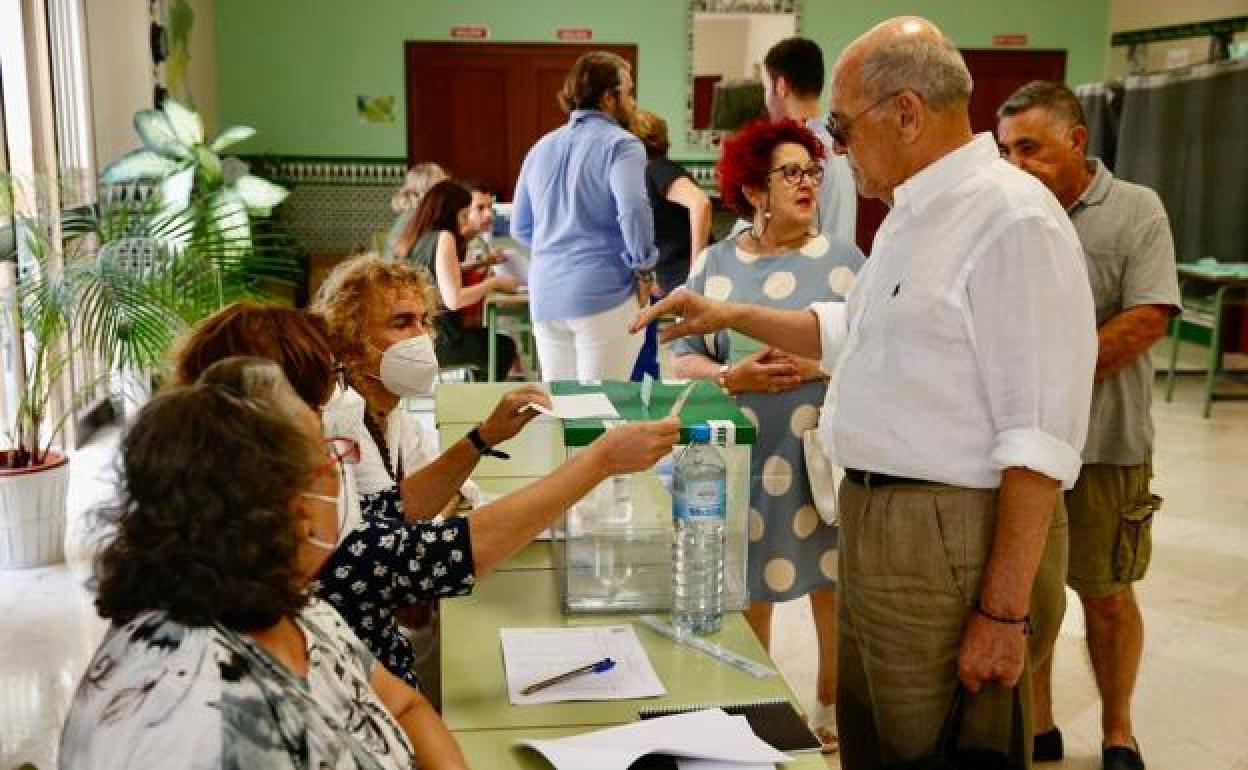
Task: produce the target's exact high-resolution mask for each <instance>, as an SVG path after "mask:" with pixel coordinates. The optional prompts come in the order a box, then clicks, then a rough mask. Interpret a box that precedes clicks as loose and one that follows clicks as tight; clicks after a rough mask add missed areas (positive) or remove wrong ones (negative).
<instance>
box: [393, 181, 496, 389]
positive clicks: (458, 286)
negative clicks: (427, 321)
mask: <svg viewBox="0 0 1248 770" xmlns="http://www.w3.org/2000/svg"><path fill="white" fill-rule="evenodd" d="M478 226H479V225H478V224H476V223H474V217H473V212H472V192H471V191H470V190H469V189H468V188H467V187H465V186H464V185H462V184H460V183H459V182H454V181H451V180H449V179H448V180H444V181H441V182H438V183H437V184H435V185H434V186H433V187H431V188H429V192H427V193H425V197H424V198H423V199H421V201H420V207H419V208H417V209H416V214H415V216H413V217H412V221H411V222H409V223H408V226H407V229H405V230H404V231H403V233H402V235H400V236H399V239H398V241H397V242H396V243H395V246H394V256H395V257H397V258H402V259H406V260H407V261H409V262H411V263H412V264H414V265H416V266H417V267H420V268H423V269H424V270H425V271H427V272H428V273H429V274H430V275H431V276H433V278H434V281H435V284H436V286H437V290H438V292H437V293H438V297H439V299H440V300H441V302H440V305H441V307H440V308H439V309H438V313H437V314H436V316H435V318H434V324H435V327H436V329H437V337H436V339H435V340H434V344H435V348H434V349H435V350H436V351H437V354H438V361H439V363H441V364H442V365H443V366H445V365H447V364H468V365H470V366H472V368H473V369H474V370H476V371H477V373H478V374H479V375H482V379H485V377H484V375H485V374H486V371H485V368H486V366H487V365H488V363H487V362H488V360H489V348H488V344H489V330H488V329H485V328H483V327H482V315H483V313H484V308H485V298H486V297H488V296H489V295H490V292H494V291H515V290H516V289H517V288H518V287H519V285H520V282H519V280H517V279H516V278H515V277H514V276H510V275H497V274H493V273H491V272H490V268H489V265H484V266H482V265H480V264H477V265H474V266H468V267H466V265H465V260H466V259H467V256H468V239H469V238H470V237H473V238H475V237H476V236H477V234H478V232H477V228H478ZM497 344H498V348H497V353H498V358H497V363H496V366H495V371H494V372H493V374H494V379H495V380H496V381H502V380H505V379H507V373H508V372H509V371H511V367H512V364H513V363H515V358H516V343H515V341H514V340H512V339H511V337H508V336H506V335H503V334H499V335H497Z"/></svg>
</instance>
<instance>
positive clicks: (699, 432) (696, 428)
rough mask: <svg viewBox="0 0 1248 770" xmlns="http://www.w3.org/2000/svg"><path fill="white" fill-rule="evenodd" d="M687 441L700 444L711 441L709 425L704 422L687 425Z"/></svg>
mask: <svg viewBox="0 0 1248 770" xmlns="http://www.w3.org/2000/svg"><path fill="white" fill-rule="evenodd" d="M689 442H690V443H694V442H699V443H702V444H709V443H711V426H710V425H707V424H706V423H704V422H699V423H694V424H693V425H690V426H689Z"/></svg>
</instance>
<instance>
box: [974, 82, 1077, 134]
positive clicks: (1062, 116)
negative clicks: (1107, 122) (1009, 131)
mask: <svg viewBox="0 0 1248 770" xmlns="http://www.w3.org/2000/svg"><path fill="white" fill-rule="evenodd" d="M1034 107H1039V108H1041V109H1043V110H1047V111H1048V113H1049V116H1050V117H1052V118H1053V119H1056V120H1058V121H1060V122H1061V123H1062V124H1063V125H1066V126H1083V127H1085V128H1086V127H1087V125H1088V121H1087V120H1086V119H1085V118H1084V116H1083V105H1082V104H1080V102H1079V97H1078V96H1075V92H1074V91H1071V90H1070V89H1069V88H1067V87H1066V86H1065V85H1064V84H1062V83H1057V82H1054V81H1051V80H1033V81H1031V82H1030V83H1028V84H1027V85H1025V86H1022V87H1021V88H1019V89H1018V90H1017V91H1015V92H1014V93H1012V94H1010V98H1008V99H1006V100H1005V102H1004V103H1003V104H1002V105H1001V106H1000V107H998V108H997V119H998V120H1000V119H1001V118H1008V117H1011V116H1013V115H1017V114H1019V113H1020V112H1026V111H1027V110H1030V109H1032V108H1034Z"/></svg>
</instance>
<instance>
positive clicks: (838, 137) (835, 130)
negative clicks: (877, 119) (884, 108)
mask: <svg viewBox="0 0 1248 770" xmlns="http://www.w3.org/2000/svg"><path fill="white" fill-rule="evenodd" d="M899 93H901V91H893V92H892V93H888V94H885V95H883V96H881V97H880V98H879V99H876V100H875V101H874V102H872V103H871V104H870V105H869V106H867V107H864V108H863V109H861V110H859V111H858V113H857V114H856V115H854V116H853V117H852V118H849V119H847V120H842V119H841V117H840V116H839V115H837V114H836V113H835V112H833V113H830V114H829V115H828V122H827V125H826V127H827V129H828V135H829V136H831V137H832V141H833V142H835V143H837V144H839V145H840V146H842V147H848V146H849V127H850V126H852V125H853V124H854V121H856V120H858V118H861V117H862V116H863V115H866V114H867V113H868V112H870V111H871V110H874V109H875V108H876V107H879V106H880V105H881V104H883V103H884V102H886V101H888V100H889V99H892V98H893V97H894V96H896V95H897V94H899Z"/></svg>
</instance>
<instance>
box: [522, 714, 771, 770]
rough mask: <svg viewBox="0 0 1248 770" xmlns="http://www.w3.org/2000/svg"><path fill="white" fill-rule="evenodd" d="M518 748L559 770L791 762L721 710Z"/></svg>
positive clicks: (741, 769)
mask: <svg viewBox="0 0 1248 770" xmlns="http://www.w3.org/2000/svg"><path fill="white" fill-rule="evenodd" d="M520 745H522V746H528V747H530V748H532V749H534V750H536V751H538V752H540V753H541V754H542V756H544V757H546V759H547V761H549V762H550V763H551V764H552V765H554V766H555V768H557V770H627V768H628V766H629V765H631V764H633V763H634V762H636V761H637V760H638V759H640V758H641V757H643V756H645V755H646V754H669V755H671V756H675V757H677V758H678V760H677V762H678V764H679V766H680V767H681V770H721V769H722V770H728V769H731V770H755V768H760V767H771V766H773V765H774V764H775V763H776V762H788V761H789V760H790V758H789V756H788V755H786V754H784V753H782V752H779V751H776V750H775V749H773V748H772V747H771V746H768V745H767V744H766V743H764V742H763V740H762V739H760V738H759V737H758V736H757V735H755V734H754V732H753V731H752V730H751V729H750V723H749V722H747V721H746V720H745V717H734V716H729V715H728V714H725V713H724V712H723V711H722V710H721V709H707V710H705V711H694V712H691V713H688V714H677V715H675V716H670V717H662V718H660V719H647V720H644V721H641V722H633V723H632V724H627V725H621V726H619V727H610V728H607V729H605V730H598V731H596V732H592V733H583V734H581V735H574V736H572V737H570V738H560V739H557V740H549V741H540V740H530V741H521V742H520Z"/></svg>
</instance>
